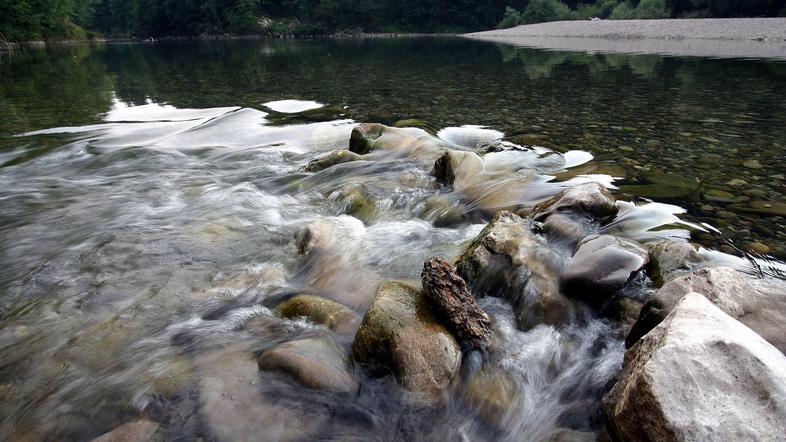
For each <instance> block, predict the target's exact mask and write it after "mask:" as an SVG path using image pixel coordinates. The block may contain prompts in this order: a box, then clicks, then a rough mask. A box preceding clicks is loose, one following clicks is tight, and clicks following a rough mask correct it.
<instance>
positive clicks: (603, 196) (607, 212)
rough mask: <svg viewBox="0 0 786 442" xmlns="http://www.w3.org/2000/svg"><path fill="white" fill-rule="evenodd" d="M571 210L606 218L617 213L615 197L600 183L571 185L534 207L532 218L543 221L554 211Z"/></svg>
mask: <svg viewBox="0 0 786 442" xmlns="http://www.w3.org/2000/svg"><path fill="white" fill-rule="evenodd" d="M561 212H571V213H577V214H584V215H588V216H591V217H593V218H597V219H604V218H608V217H611V216H614V215H616V214H617V206H616V201H615V200H614V197H613V196H612V195H611V193H609V191H608V190H606V188H605V187H603V185H601V184H600V183H584V184H579V185H577V186H573V187H570V188H568V189H565V190H563V191H562V192H560V193H558V194H557V195H555V196H554V197H553V198H550V199H548V200H546V201H543V202H542V203H539V204H538V205H536V206H535V207H534V208H533V209H532V218H533V219H534V220H535V221H541V220H543V219H545V218H546V217H547V216H549V215H551V214H552V213H561Z"/></svg>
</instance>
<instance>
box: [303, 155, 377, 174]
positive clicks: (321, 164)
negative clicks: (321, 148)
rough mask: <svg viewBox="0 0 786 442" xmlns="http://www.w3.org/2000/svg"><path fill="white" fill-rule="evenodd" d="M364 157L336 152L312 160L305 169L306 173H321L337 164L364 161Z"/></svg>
mask: <svg viewBox="0 0 786 442" xmlns="http://www.w3.org/2000/svg"><path fill="white" fill-rule="evenodd" d="M362 159H363V157H362V156H360V155H358V154H356V153H354V152H350V151H348V150H334V151H332V152H330V153H328V154H326V155H323V156H321V157H319V158H316V159H314V160H311V161H309V162H308V164H306V165H305V166H304V167H303V171H304V172H319V171H321V170H325V169H327V168H328V167H333V166H335V165H337V164H343V163H349V162H352V161H358V160H362Z"/></svg>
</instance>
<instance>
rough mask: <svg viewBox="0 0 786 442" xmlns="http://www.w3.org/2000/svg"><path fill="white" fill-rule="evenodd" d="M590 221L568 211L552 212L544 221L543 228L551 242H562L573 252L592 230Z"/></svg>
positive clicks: (561, 243)
mask: <svg viewBox="0 0 786 442" xmlns="http://www.w3.org/2000/svg"><path fill="white" fill-rule="evenodd" d="M588 224H590V222H589V221H588V220H587V219H586V218H584V217H582V216H577V215H573V214H568V213H552V214H551V215H549V216H548V217H547V218H546V220H545V221H543V230H544V231H546V234H547V236H548V239H549V244H560V245H563V246H565V248H567V249H569V250H570V251H571V252H572V251H573V250H575V249H576V245H577V244H578V243H579V241H581V240H582V239H583V238H584V237H585V236H587V235H589V234H590V232H591V227H590V226H589V225H588Z"/></svg>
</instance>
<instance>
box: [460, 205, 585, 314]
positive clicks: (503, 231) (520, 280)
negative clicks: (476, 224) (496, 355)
mask: <svg viewBox="0 0 786 442" xmlns="http://www.w3.org/2000/svg"><path fill="white" fill-rule="evenodd" d="M561 267H562V258H561V257H560V256H559V255H558V254H557V253H555V252H554V251H552V250H551V249H549V248H548V247H547V246H546V240H545V238H543V236H542V235H539V234H538V233H536V232H535V224H534V223H533V222H532V221H531V220H529V219H524V218H521V217H519V216H518V215H515V214H513V213H511V212H507V211H500V212H498V213H497V215H496V216H494V218H493V219H492V220H491V221H490V222H489V224H488V225H487V226H486V227H485V228H484V229H483V231H482V232H480V234H479V235H478V236H477V237H476V238H475V239H474V240H473V241H472V243H471V244H470V246H469V247H468V248H467V250H466V251H465V252H464V253H463V254H462V255H461V257H460V258H459V259H458V262H457V263H456V271H457V272H458V274H459V275H460V276H461V277H462V278H463V279H464V280H465V281H466V282H467V284H468V285H469V286H470V288H471V290H472V292H473V293H474V294H475V296H498V297H502V298H505V299H507V300H508V301H510V302H511V303H512V304H513V307H514V311H515V313H516V319H517V321H518V325H519V327H520V328H522V329H530V328H532V327H534V326H536V325H538V324H552V325H554V324H563V323H566V322H569V321H570V320H571V319H573V317H574V316H575V309H574V306H573V304H572V303H571V302H570V300H568V299H567V298H565V297H564V296H563V295H562V293H561V292H560V290H559V283H558V275H559V272H560V269H561Z"/></svg>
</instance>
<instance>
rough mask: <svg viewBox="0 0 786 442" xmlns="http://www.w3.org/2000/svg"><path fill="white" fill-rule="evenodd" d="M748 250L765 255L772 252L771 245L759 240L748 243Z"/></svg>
mask: <svg viewBox="0 0 786 442" xmlns="http://www.w3.org/2000/svg"><path fill="white" fill-rule="evenodd" d="M748 250H750V251H752V252H756V253H761V254H762V255H765V254H767V253H770V247H769V246H767V245H766V244H764V243H761V242H758V241H751V242H749V243H748Z"/></svg>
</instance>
